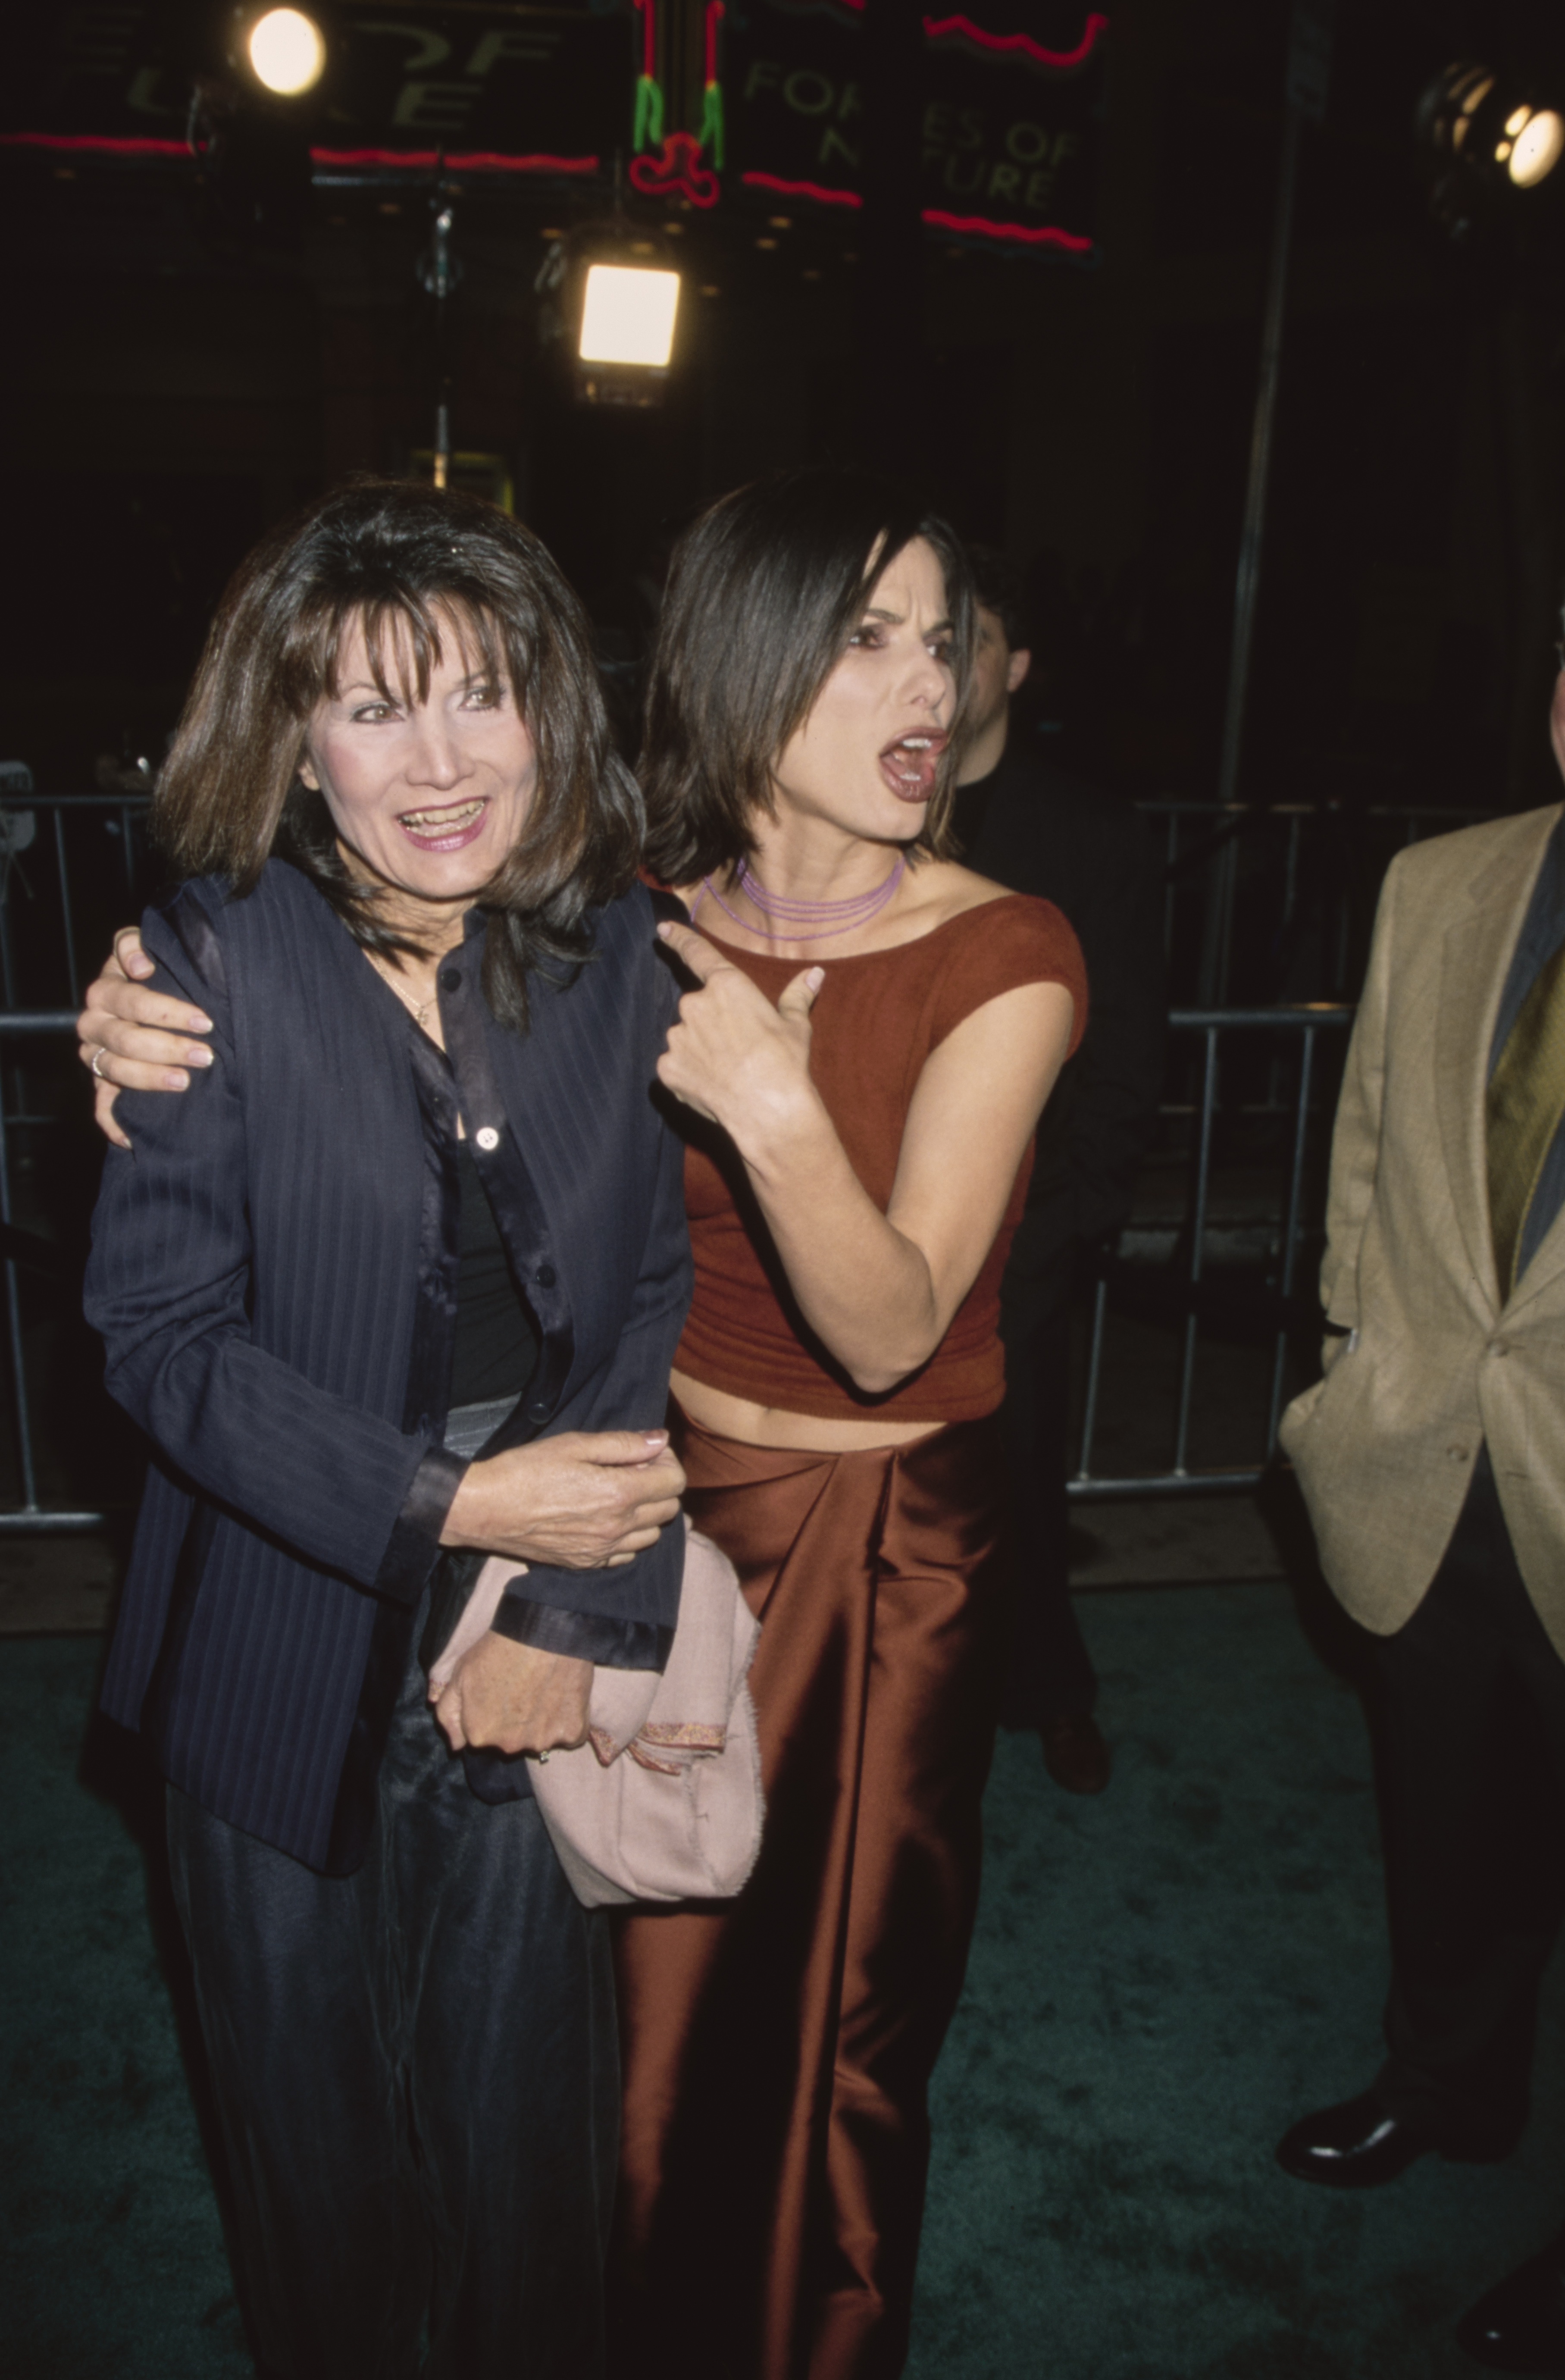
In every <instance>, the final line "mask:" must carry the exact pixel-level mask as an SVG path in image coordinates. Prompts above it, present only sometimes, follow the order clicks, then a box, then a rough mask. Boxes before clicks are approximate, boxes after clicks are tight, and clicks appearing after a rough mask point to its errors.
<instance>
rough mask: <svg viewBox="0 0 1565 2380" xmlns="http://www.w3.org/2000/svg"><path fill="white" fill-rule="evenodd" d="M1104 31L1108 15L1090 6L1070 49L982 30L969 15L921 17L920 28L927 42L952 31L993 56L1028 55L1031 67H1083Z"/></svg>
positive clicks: (943, 38)
mask: <svg viewBox="0 0 1565 2380" xmlns="http://www.w3.org/2000/svg"><path fill="white" fill-rule="evenodd" d="M924 30H925V32H926V33H927V34H928V38H929V40H930V41H931V42H943V41H947V40H949V39H950V38H951V37H952V35H953V34H955V35H958V36H960V38H961V39H962V40H963V41H965V42H977V45H978V47H979V48H980V49H981V50H992V51H994V52H995V53H996V55H1000V56H1005V57H1018V58H1030V59H1031V60H1032V62H1033V64H1034V65H1035V66H1039V67H1080V66H1085V65H1086V61H1087V59H1088V58H1089V57H1090V56H1091V55H1092V53H1093V51H1094V50H1095V49H1096V48H1097V46H1098V42H1099V40H1100V39H1101V37H1102V35H1103V34H1105V33H1106V32H1107V31H1108V30H1109V19H1108V18H1107V17H1104V16H1101V15H1100V14H1099V13H1098V10H1096V9H1094V11H1093V13H1092V14H1091V16H1090V17H1088V18H1087V20H1086V27H1085V29H1084V30H1083V32H1082V37H1081V40H1080V41H1079V42H1077V43H1076V46H1075V48H1074V50H1046V49H1045V48H1044V46H1043V44H1042V42H1035V41H1033V40H1032V39H1031V37H1030V36H1029V35H1028V34H1026V33H986V32H985V30H984V29H983V27H982V26H981V25H975V24H974V22H973V19H972V18H971V17H926V18H925V19H924Z"/></svg>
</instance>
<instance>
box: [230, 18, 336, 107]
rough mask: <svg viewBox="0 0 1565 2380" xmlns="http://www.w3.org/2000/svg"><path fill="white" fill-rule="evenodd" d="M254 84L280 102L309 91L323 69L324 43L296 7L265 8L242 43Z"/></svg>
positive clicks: (313, 21) (312, 20)
mask: <svg viewBox="0 0 1565 2380" xmlns="http://www.w3.org/2000/svg"><path fill="white" fill-rule="evenodd" d="M245 48H246V51H247V52H248V54H249V62H250V65H251V67H253V68H254V70H255V76H256V79H257V81H258V82H262V83H264V84H265V86H266V88H267V90H268V91H275V92H276V93H277V95H278V97H279V98H280V99H297V97H298V96H299V94H300V92H301V91H312V90H313V89H314V87H315V85H316V84H317V83H318V82H319V81H320V79H321V75H322V74H323V73H324V72H325V68H326V44H325V42H324V40H323V39H322V37H321V28H320V26H319V25H318V24H317V23H316V22H315V19H314V18H313V17H307V16H306V15H305V14H304V12H303V10H302V9H299V8H269V9H268V10H267V12H266V14H265V16H264V17H259V18H257V19H256V21H255V23H254V24H253V25H252V26H251V28H250V30H249V38H248V39H247V41H246V42H245Z"/></svg>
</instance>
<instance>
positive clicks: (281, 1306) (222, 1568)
mask: <svg viewBox="0 0 1565 2380" xmlns="http://www.w3.org/2000/svg"><path fill="white" fill-rule="evenodd" d="M154 824H155V826H156V828H157V830H158V832H159V833H160V834H161V837H162V840H163V842H164V846H165V848H167V849H168V850H169V851H170V853H171V854H172V856H173V857H174V859H175V862H176V866H178V867H179V868H180V869H181V870H182V871H183V872H184V873H185V874H186V875H187V877H188V881H187V882H186V883H185V885H184V886H183V888H182V890H181V891H180V892H178V893H176V896H175V897H174V899H173V900H172V901H170V902H169V903H167V904H166V905H164V907H162V908H161V909H157V910H152V911H149V913H148V915H147V917H146V918H145V919H144V921H143V925H142V937H143V940H144V941H145V944H146V949H147V951H148V953H149V954H150V955H151V957H152V959H153V960H154V961H155V962H156V963H157V967H158V977H157V981H156V987H155V989H156V995H157V997H158V999H159V1001H160V1002H162V1003H163V1006H162V1007H161V1008H160V1012H159V1013H160V1014H161V1015H162V1016H163V1017H164V1021H168V1016H169V1012H170V1011H172V1012H173V1014H174V1015H175V1016H176V1017H177V1018H179V1019H180V1020H181V1021H183V1022H185V1023H187V1024H190V1023H193V1022H194V1021H195V1020H196V1019H197V1018H200V1020H201V1022H202V1023H203V1024H209V1025H210V1029H211V1038H212V1049H213V1052H214V1055H215V1058H216V1061H217V1062H216V1063H215V1064H213V1065H212V1066H211V1067H210V1068H208V1069H206V1070H205V1071H202V1072H199V1073H198V1075H197V1079H196V1081H195V1082H194V1083H193V1085H192V1087H191V1089H190V1092H189V1095H188V1097H187V1098H185V1099H148V1098H136V1097H132V1098H130V1099H127V1101H126V1105H125V1110H124V1111H123V1112H124V1116H125V1121H126V1123H127V1124H128V1126H129V1134H130V1144H131V1145H130V1146H129V1147H125V1148H122V1149H118V1150H115V1151H111V1153H110V1156H109V1160H108V1163H107V1167H106V1171H105V1175H104V1182H103V1193H102V1196H101V1199H100V1202H99V1208H98V1213H97V1218H96V1221H95V1226H94V1251H93V1257H92V1260H91V1269H90V1273H89V1279H88V1298H87V1304H88V1312H89V1315H90V1317H91V1319H92V1320H93V1322H94V1323H95V1324H96V1326H97V1328H98V1329H99V1330H101V1331H102V1332H103V1338H104V1341H105V1342H106V1346H107V1350H108V1380H109V1386H110V1388H111V1390H112V1391H113V1393H114V1394H115V1396H116V1397H117V1398H118V1399H119V1400H120V1402H121V1403H123V1404H124V1405H125V1406H126V1407H127V1410H128V1411H129V1412H130V1413H131V1414H132V1415H134V1416H135V1418H136V1419H137V1420H138V1421H139V1422H140V1424H141V1426H142V1427H143V1428H144V1430H145V1431H146V1433H147V1436H148V1438H149V1439H150V1440H151V1442H152V1465H151V1472H150V1476H149V1482H148V1487H147V1492H146V1496H145V1500H144V1502H143V1505H142V1510H141V1514H140V1523H139V1525H138V1531H137V1538H136V1546H135V1550H134V1553H133V1556H132V1560H131V1564H130V1569H129V1573H128V1576H127V1581H126V1586H125V1594H124V1599H123V1605H122V1609H121V1612H120V1617H119V1623H118V1627H117V1629H116V1632H115V1641H114V1646H113V1650H112V1652H111V1655H110V1659H109V1666H108V1671H107V1676H106V1679H105V1682H104V1688H103V1702H104V1706H105V1708H106V1709H107V1710H108V1712H109V1713H110V1715H111V1716H112V1717H114V1718H117V1719H118V1720H120V1721H121V1722H122V1723H123V1724H124V1725H126V1726H127V1727H130V1728H133V1729H136V1730H139V1731H140V1736H141V1739H142V1741H143V1743H145V1744H146V1745H147V1747H148V1749H149V1750H150V1752H151V1753H152V1756H153V1757H154V1758H155V1759H156V1760H157V1761H158V1763H159V1764H160V1766H161V1767H162V1769H163V1772H164V1776H165V1777H166V1778H167V1779H168V1783H169V1797H168V1824H169V1844H170V1855H171V1861H172V1866H173V1874H174V1881H175V1888H176V1896H177V1899H178V1902H179V1907H180V1912H181V1915H182V1918H183V1921H184V1925H185V1930H186V1935H187V1938H188V1944H189V1949H190V1955H191V1960H192V1962H193V1966H194V1970H195V1978H196V1987H197V1993H198V1998H199V2000H200V2010H201V2017H202V2024H203V2030H204V2032H205V2035H206V2041H207V2046H208V2050H209V2053H210V2057H211V2061H212V2071H213V2076H214V2080H215V2083H216V2089H217V2095H218V2101H219V2106H220V2108H221V2112H222V2116H223V2124H224V2140H225V2143H226V2147H227V2152H228V2160H229V2164H230V2168H231V2175H232V2180H233V2184H234V2192H235V2198H236V2201H237V2210H238V2248H239V2255H240V2265H241V2271H240V2276H239V2277H240V2283H241V2294H242V2299H243V2302H244V2305H245V2309H246V2313H247V2315H248V2316H249V2321H250V2324H251V2327H252V2333H253V2338H254V2341H255V2344H256V2348H257V2350H258V2354H259V2360H260V2362H261V2365H262V2368H263V2369H264V2370H265V2371H266V2372H267V2373H269V2374H288V2375H298V2380H305V2375H309V2380H344V2375H347V2374H366V2375H369V2374H373V2375H375V2380H394V2375H402V2374H412V2373H414V2372H416V2371H418V2370H419V2369H422V2370H423V2371H425V2372H426V2373H430V2374H434V2373H443V2374H461V2375H462V2380H501V2375H505V2380H511V2375H514V2374H515V2373H516V2372H517V2371H518V2370H523V2369H525V2370H527V2371H528V2372H529V2373H537V2374H550V2375H553V2380H583V2375H586V2374H591V2373H593V2372H594V2371H595V2370H597V2369H598V2368H599V2365H600V2362H601V2353H602V2307H601V2258H602V2251H603V2244H604V2236H605V2227H606V2222H607V2216H608V2208H609V2200H610V2192H611V2189H612V2181H613V2155H614V2143H615V2129H616V2120H617V2093H616V2088H615V2046H614V2033H613V1992H612V1985H611V1978H610V1973H609V1965H608V1944H607V1941H606V1938H605V1937H604V1934H603V1931H602V1919H601V1916H600V1915H599V1914H597V1913H589V1912H588V1911H586V1910H584V1909H582V1908H581V1907H580V1906H579V1905H578V1904H577V1902H576V1900H575V1899H574V1897H573V1896H572V1894H571V1892H570V1890H569V1888H568V1887H567V1885H566V1883H565V1880H564V1875H563V1873H562V1871H561V1869H560V1866H559V1864H558V1862H557V1860H556V1859H555V1856H554V1853H553V1852H552V1848H551V1846H550V1843H549V1840H548V1838H547V1836H546V1835H545V1833H544V1831H543V1828H542V1825H541V1821H540V1816H539V1813H538V1808H537V1804H536V1803H535V1802H534V1801H533V1799H532V1797H531V1791H530V1787H529V1785H528V1771H527V1763H526V1760H525V1759H524V1758H523V1757H521V1755H528V1754H530V1755H536V1756H537V1757H539V1758H540V1759H545V1758H547V1757H548V1755H549V1752H550V1750H551V1749H552V1747H553V1746H555V1745H563V1744H572V1743H579V1742H580V1741H581V1739H582V1736H583V1733H584V1730H585V1726H586V1712H587V1689H588V1681H589V1679H590V1675H591V1665H592V1664H593V1663H594V1662H603V1663H608V1664H611V1665H614V1664H617V1665H620V1666H622V1667H626V1668H631V1669H656V1668H658V1667H660V1666H661V1661H662V1658H663V1656H664V1652H665V1649H666V1646H667V1644H668V1641H669V1637H670V1633H671V1630H672V1626H673V1619H674V1614H675V1609H676V1606H677V1599H678V1586H679V1574H680V1562H681V1540H682V1534H683V1533H682V1532H677V1531H674V1532H670V1533H669V1534H668V1535H667V1536H665V1535H663V1530H664V1528H665V1525H666V1524H667V1523H668V1522H670V1521H671V1520H672V1519H673V1518H674V1516H675V1513H676V1511H677V1505H676V1498H677V1495H678V1492H679V1489H680V1488H681V1486H682V1484H683V1483H682V1474H681V1471H680V1468H679V1465H678V1464H677V1463H676V1462H675V1461H674V1459H673V1456H672V1455H671V1454H670V1453H669V1451H668V1447H667V1433H666V1431H665V1430H664V1429H663V1428H662V1427H661V1423H662V1419H663V1410H664V1402H665V1397H666V1391H667V1380H668V1367H669V1358H670V1355H671V1354H672V1353H673V1343H674V1341H675V1339H676V1337H677V1335H678V1330H679V1327H680V1322H681V1319H682V1317H683V1314H684V1309H685V1298H686V1293H687V1287H688V1269H689V1259H688V1253H687V1245H686V1240H685V1227H684V1222H683V1219H682V1215H681V1212H680V1196H679V1152H678V1146H677V1143H676V1142H674V1141H673V1138H672V1137H671V1135H669V1134H668V1133H667V1132H666V1131H665V1129H664V1127H663V1125H662V1123H661V1122H660V1120H659V1117H658V1115H657V1113H656V1112H655V1111H654V1109H653V1107H652V1105H651V1103H650V1101H649V1098H648V1095H647V1094H648V1085H649V1080H650V1077H651V1075H652V1069H653V1066H654V1064H655V1062H656V1059H657V1055H658V1052H659V1050H660V1049H661V1044H662V1040H663V1037H664V1034H665V1032H666V1030H667V1026H668V1023H669V1021H670V1017H671V1014H672V1006H673V995H672V991H671V989H670V987H669V984H668V980H667V971H666V968H664V967H661V966H660V965H657V964H656V953H655V944H654V941H653V932H652V915H651V910H650V906H649V901H648V897H647V895H646V893H645V892H642V891H640V890H639V889H638V888H637V886H636V885H635V883H634V871H635V863H636V858H637V849H638V843H639V832H640V816H639V805H638V803H637V797H636V792H635V788H634V786H633V785H632V784H631V783H630V781H629V779H628V778H627V777H626V776H625V773H624V771H622V770H620V769H619V767H618V765H617V763H616V762H615V761H614V760H613V756H612V753H611V751H610V747H609V742H608V732H607V724H606V721H605V716H604V712H603V707H602V702H601V697H600V695H599V692H598V688H597V683H596V679H595V676H594V674H593V670H592V664H591V659H590V654H589V650H588V637H587V632H586V627H585V624H584V622H583V620H582V618H581V615H580V613H579V610H578V608H577V606H576V601H575V599H574V597H573V596H572V595H571V594H570V592H569V590H568V589H567V588H565V586H564V583H563V581H562V580H561V579H560V578H559V577H558V575H557V573H556V572H555V571H554V569H553V566H552V564H551V563H550V561H549V558H548V556H547V554H545V553H544V552H543V550H542V548H541V547H540V546H539V544H538V543H537V541H536V540H534V539H532V538H531V537H529V536H528V533H527V531H526V530H524V529H521V528H517V527H516V524H514V523H513V522H511V521H508V520H507V519H505V518H504V517H503V516H502V515H500V514H498V513H495V512H493V511H491V509H490V508H489V507H487V506H484V505H480V504H475V503H472V502H470V501H467V500H466V499H462V498H458V497H456V496H454V495H443V494H437V493H435V492H432V491H429V490H419V489H413V488H403V487H396V486H368V487H360V488H358V489H355V490H352V491H350V492H347V493H346V494H345V495H341V496H338V497H335V498H334V499H332V500H330V501H329V502H328V503H326V504H323V505H321V506H320V507H318V508H317V509H316V510H315V511H314V512H313V513H312V514H310V515H309V516H306V517H305V518H304V519H303V520H301V521H299V522H297V523H295V524H292V525H291V526H290V527H288V528H286V529H285V530H282V531H280V532H278V533H277V534H276V535H274V536H273V538H272V539H270V540H268V542H267V543H266V544H265V545H264V546H263V547H261V549H260V550H259V551H258V552H257V553H254V554H252V555H251V557H250V558H249V561H248V562H247V563H246V564H245V565H243V567H242V568H241V569H240V571H239V573H238V574H237V577H236V579H235V581H234V583H233V585H232V587H231V588H230V589H229V591H228V593H227V595H226V597H225V599H224V606H223V610H222V612H221V613H220V614H219V617H218V620H217V622H216V624H215V625H214V627H213V630H212V637H211V640H210V642H209V645H208V649H207V652H206V655H205V658H204V659H203V662H202V663H201V667H200V672H199V674H198V676H197V679H196V683H195V686H194V687H193V689H192V692H191V696H190V699H189V702H188V706H187V710H186V714H185V717H184V720H183V722H182V723H181V726H180V730H179V733H178V735H177V736H176V740H175V744H174V748H173V750H172V752H171V754H170V758H169V760H168V763H167V766H166V768H165V770H164V775H163V778H162V781H161V783H160V786H159V791H158V795H157V800H156V805H155V816H154ZM443 1549H444V1550H443ZM491 1551H492V1552H497V1553H503V1554H506V1555H509V1556H511V1557H513V1558H514V1559H515V1560H518V1561H520V1562H522V1563H525V1564H526V1566H527V1568H526V1574H525V1576H522V1577H519V1578H516V1579H515V1580H514V1581H513V1583H512V1591H510V1592H508V1593H507V1595H506V1597H505V1598H504V1600H503V1603H502V1605H501V1607H500V1610H499V1611H498V1613H497V1614H496V1617H495V1620H494V1623H493V1626H492V1627H491V1630H490V1632H489V1633H487V1634H485V1635H484V1636H483V1637H482V1638H481V1639H480V1640H479V1642H478V1643H477V1644H476V1645H474V1646H473V1647H472V1649H471V1650H470V1651H469V1652H468V1653H467V1656H466V1658H464V1659H463V1660H462V1661H461V1662H460V1663H459V1664H458V1665H457V1667H456V1670H455V1674H454V1675H453V1676H452V1678H451V1679H450V1682H449V1683H448V1684H447V1685H446V1686H445V1689H444V1691H443V1694H442V1695H441V1698H440V1701H439V1706H438V1712H437V1713H435V1714H431V1709H430V1707H429V1701H428V1687H427V1684H426V1667H425V1662H422V1661H421V1660H420V1658H419V1653H420V1646H422V1647H423V1651H424V1654H425V1657H426V1660H427V1658H430V1657H431V1656H432V1654H433V1653H434V1652H435V1651H437V1650H438V1649H439V1646H440V1645H441V1643H442V1642H443V1638H444V1636H445V1634H446V1633H448V1630H449V1623H450V1621H452V1620H453V1619H454V1618H455V1614H456V1613H457V1612H458V1611H459V1610H460V1609H461V1608H462V1606H463V1604H464V1602H465V1600H466V1598H467V1593H468V1590H469V1588H470V1586H471V1584H472V1581H473V1578H474V1576H475V1574H476V1572H477V1570H478V1568H479V1566H480V1562H481V1557H482V1555H483V1554H484V1553H486V1552H491ZM437 1720H438V1724H437ZM454 1747H455V1748H456V1749H458V1750H461V1751H462V1753H463V1757H462V1758H461V1759H457V1758H455V1757H454V1756H453V1748H454ZM426 2330H427V2337H428V2359H427V2361H424V2360H423V2355H424V2350H423V2347H422V2344H421V2340H422V2338H423V2336H424V2334H425V2332H426Z"/></svg>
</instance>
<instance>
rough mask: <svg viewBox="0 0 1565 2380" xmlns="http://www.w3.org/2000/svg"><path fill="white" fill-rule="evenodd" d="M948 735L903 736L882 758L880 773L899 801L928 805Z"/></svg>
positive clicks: (891, 745) (920, 733) (887, 749)
mask: <svg viewBox="0 0 1565 2380" xmlns="http://www.w3.org/2000/svg"><path fill="white" fill-rule="evenodd" d="M950 741H951V738H950V737H949V736H948V735H925V734H923V733H922V732H919V731H915V732H914V733H913V734H912V735H899V736H898V737H897V740H896V742H895V743H894V744H888V745H887V747H886V748H885V750H884V751H883V752H882V753H881V755H880V773H881V775H882V776H883V777H884V778H885V780H886V783H887V784H888V785H890V787H891V789H892V793H893V794H895V795H896V796H897V799H898V800H899V801H903V802H927V801H928V799H929V797H930V795H932V794H933V792H934V790H935V771H936V770H937V769H938V768H939V766H940V754H941V753H942V752H943V751H944V750H945V747H946V746H947V744H948V743H949V742H950Z"/></svg>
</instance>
